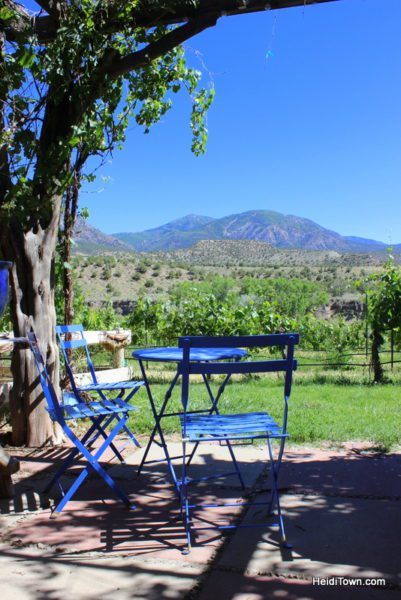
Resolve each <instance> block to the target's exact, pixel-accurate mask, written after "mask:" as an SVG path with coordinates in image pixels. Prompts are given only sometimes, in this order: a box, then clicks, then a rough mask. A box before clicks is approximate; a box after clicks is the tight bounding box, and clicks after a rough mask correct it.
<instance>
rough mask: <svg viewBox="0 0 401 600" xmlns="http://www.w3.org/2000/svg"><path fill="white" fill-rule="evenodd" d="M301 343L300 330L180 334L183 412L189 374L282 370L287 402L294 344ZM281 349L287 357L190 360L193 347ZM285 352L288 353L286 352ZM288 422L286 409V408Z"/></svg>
mask: <svg viewBox="0 0 401 600" xmlns="http://www.w3.org/2000/svg"><path fill="white" fill-rule="evenodd" d="M298 343H299V334H298V333H277V334H271V335H245V336H244V335H242V336H230V337H227V336H217V337H210V336H186V337H180V338H179V340H178V345H179V347H180V348H182V349H183V357H182V361H181V362H180V363H179V365H178V370H179V373H180V374H181V376H182V388H181V393H182V396H181V401H182V405H183V408H184V411H187V406H188V401H189V377H190V375H195V374H196V375H203V376H207V375H218V374H225V375H227V376H230V375H233V374H252V373H276V372H283V373H284V374H285V377H284V397H285V400H286V401H287V400H288V398H289V396H290V393H291V384H292V373H293V371H294V370H295V369H296V368H297V361H296V360H295V359H294V347H295V344H298ZM273 347H277V348H280V349H281V351H282V353H283V354H284V358H283V357H281V358H271V359H263V360H258V359H255V360H249V359H248V360H241V359H237V360H233V361H230V362H224V361H219V362H216V361H209V362H206V361H205V362H191V358H190V356H191V348H205V349H206V348H246V349H254V348H269V349H271V348H273ZM284 351H285V352H284ZM285 422H286V411H285Z"/></svg>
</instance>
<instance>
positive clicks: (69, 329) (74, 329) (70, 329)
mask: <svg viewBox="0 0 401 600" xmlns="http://www.w3.org/2000/svg"><path fill="white" fill-rule="evenodd" d="M83 330H84V328H83V325H81V324H75V325H56V333H78V332H79V333H80V332H83Z"/></svg>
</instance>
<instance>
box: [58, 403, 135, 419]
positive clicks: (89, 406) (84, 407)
mask: <svg viewBox="0 0 401 600" xmlns="http://www.w3.org/2000/svg"><path fill="white" fill-rule="evenodd" d="M60 408H62V409H63V412H64V418H65V419H66V420H68V419H85V418H88V417H100V416H104V415H118V414H122V413H128V412H130V411H132V410H139V409H138V408H137V407H136V406H132V405H131V404H127V403H126V402H124V401H123V400H119V399H116V400H102V401H101V402H88V403H86V402H77V403H75V404H66V403H65V404H61V405H60ZM49 414H50V417H51V418H52V419H53V421H57V419H58V417H57V415H56V413H55V411H54V410H49Z"/></svg>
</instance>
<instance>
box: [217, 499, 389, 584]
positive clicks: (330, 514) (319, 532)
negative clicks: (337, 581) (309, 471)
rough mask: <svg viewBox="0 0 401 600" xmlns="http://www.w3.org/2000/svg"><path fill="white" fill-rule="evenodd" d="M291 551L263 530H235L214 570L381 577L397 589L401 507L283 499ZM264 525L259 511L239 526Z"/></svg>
mask: <svg viewBox="0 0 401 600" xmlns="http://www.w3.org/2000/svg"><path fill="white" fill-rule="evenodd" d="M282 508H283V512H284V518H285V526H286V533H287V537H288V540H289V541H290V542H291V543H292V544H293V546H294V547H293V549H292V550H283V549H282V548H281V547H280V546H279V544H278V543H277V542H278V536H277V534H272V531H271V530H269V529H268V528H267V527H264V528H261V529H250V530H249V531H248V530H247V531H246V535H244V530H241V529H239V530H237V531H236V532H235V534H234V535H233V536H232V538H230V540H229V541H228V543H227V544H226V546H225V549H224V553H223V555H222V557H221V558H220V560H219V561H218V563H217V566H218V567H222V568H228V567H230V568H234V569H236V570H239V571H242V572H245V573H258V574H260V575H283V576H288V577H291V576H292V577H300V578H303V579H308V578H312V577H323V578H324V577H333V576H338V577H362V578H371V577H384V578H385V579H386V582H387V583H388V584H396V585H400V584H401V546H400V531H401V511H400V502H391V501H384V500H383V501H380V506H378V504H377V501H375V500H364V499H354V498H352V499H351V498H340V497H338V498H334V497H325V496H318V495H313V496H312V495H309V496H308V495H306V496H304V495H303V496H299V495H289V494H287V495H283V496H282ZM258 520H259V521H260V522H263V515H262V510H261V507H254V508H252V509H250V510H249V511H248V514H247V515H246V517H245V518H244V519H243V521H242V522H243V523H247V522H254V521H258Z"/></svg>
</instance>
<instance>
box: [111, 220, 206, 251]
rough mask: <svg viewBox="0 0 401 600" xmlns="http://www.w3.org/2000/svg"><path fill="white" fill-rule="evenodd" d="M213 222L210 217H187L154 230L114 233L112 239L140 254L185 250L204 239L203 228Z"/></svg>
mask: <svg viewBox="0 0 401 600" xmlns="http://www.w3.org/2000/svg"><path fill="white" fill-rule="evenodd" d="M214 220H215V219H212V217H202V216H200V215H187V216H186V217H182V218H181V219H177V220H175V221H171V223H166V225H162V226H161V227H156V228H155V229H148V230H146V231H141V232H139V233H115V234H114V237H115V238H118V239H119V240H121V241H122V242H124V243H125V244H129V245H130V246H131V249H132V248H134V249H135V250H137V251H140V252H148V251H152V250H173V249H175V248H187V247H189V246H192V245H193V244H194V243H195V242H197V241H198V240H203V239H205V237H204V233H203V231H204V228H205V226H207V225H209V224H210V223H212V222H213V221H214Z"/></svg>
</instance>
